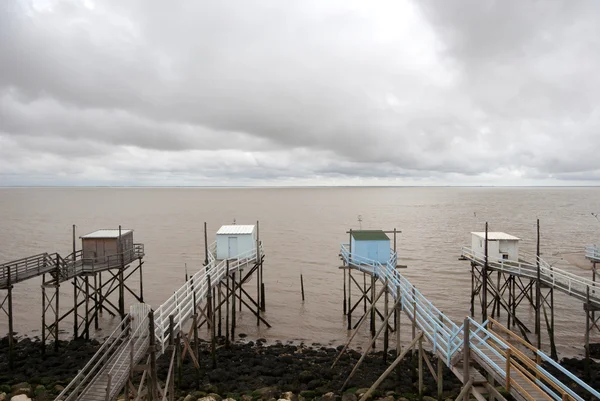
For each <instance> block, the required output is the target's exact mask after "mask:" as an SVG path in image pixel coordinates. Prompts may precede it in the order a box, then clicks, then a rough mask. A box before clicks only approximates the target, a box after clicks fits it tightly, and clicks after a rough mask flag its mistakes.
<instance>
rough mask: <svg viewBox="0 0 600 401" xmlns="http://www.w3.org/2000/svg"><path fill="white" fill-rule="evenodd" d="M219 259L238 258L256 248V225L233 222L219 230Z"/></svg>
mask: <svg viewBox="0 0 600 401" xmlns="http://www.w3.org/2000/svg"><path fill="white" fill-rule="evenodd" d="M216 237H217V259H219V260H223V259H231V258H236V257H238V256H240V255H242V254H246V253H250V252H252V251H253V250H255V249H256V226H255V225H242V224H239V225H238V224H232V225H226V226H221V228H219V231H217V235H216Z"/></svg>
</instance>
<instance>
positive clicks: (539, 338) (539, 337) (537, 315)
mask: <svg viewBox="0 0 600 401" xmlns="http://www.w3.org/2000/svg"><path fill="white" fill-rule="evenodd" d="M535 263H536V268H537V277H536V282H535V333H536V336H537V337H536V338H537V348H538V349H541V348H542V327H541V326H542V324H541V323H542V322H541V313H540V312H541V310H540V309H541V308H540V307H541V305H540V303H541V295H542V280H541V266H540V219H537V246H536V251H535Z"/></svg>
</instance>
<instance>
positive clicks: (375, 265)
mask: <svg viewBox="0 0 600 401" xmlns="http://www.w3.org/2000/svg"><path fill="white" fill-rule="evenodd" d="M341 256H342V258H343V260H344V261H345V262H346V263H347V264H348V265H351V266H352V267H353V268H356V269H357V270H359V271H364V272H366V273H369V274H373V275H374V276H376V277H377V278H378V279H380V280H381V281H382V282H384V283H385V285H386V286H387V287H388V290H389V291H390V293H391V294H392V296H393V297H394V299H398V297H400V298H401V305H402V308H403V310H404V312H405V313H406V314H407V315H408V316H409V318H410V319H411V320H412V321H413V322H415V324H416V326H417V327H418V328H419V329H420V330H421V331H422V332H423V335H424V336H425V337H426V338H427V339H428V340H429V342H430V343H431V344H432V346H433V351H434V352H435V353H436V354H437V355H438V357H440V358H441V359H442V360H443V361H444V362H445V364H446V365H447V366H448V367H452V365H453V361H456V360H457V359H458V357H459V356H462V355H461V354H462V353H463V347H464V339H465V336H467V335H468V343H469V350H470V352H471V353H472V355H473V356H474V357H476V358H477V359H478V360H479V361H481V362H482V366H484V365H487V369H489V370H491V371H493V373H495V374H496V375H497V376H500V377H502V378H503V379H504V380H505V381H506V383H505V385H506V386H507V389H508V390H510V388H511V386H512V387H514V388H515V389H517V390H518V391H519V392H520V393H521V394H525V395H526V394H527V392H526V390H525V389H524V388H523V387H522V386H521V385H520V384H519V382H518V381H517V380H515V376H514V375H517V376H519V377H520V380H521V381H525V382H528V381H529V382H532V383H535V385H536V386H538V387H539V388H540V389H542V390H543V391H545V392H546V393H547V394H548V395H549V396H550V397H552V398H554V399H556V400H562V399H563V398H562V397H564V396H566V397H567V398H566V399H573V400H578V401H579V400H582V398H581V397H580V396H578V395H577V394H575V393H574V391H573V390H572V389H571V388H570V386H567V385H565V384H564V383H562V382H561V381H559V380H558V379H556V378H555V377H554V376H552V375H551V374H550V373H548V372H547V371H546V370H544V369H543V367H541V366H540V364H539V363H538V362H533V361H531V362H530V364H533V365H529V368H531V367H532V366H534V368H535V369H536V371H537V372H538V373H539V376H540V377H534V378H533V380H532V379H531V378H530V377H529V376H528V375H527V373H523V372H524V371H526V369H524V368H523V366H522V365H523V364H525V363H524V362H523V363H522V364H518V363H517V360H516V359H515V357H514V356H511V350H510V346H509V345H508V344H507V343H506V342H504V341H503V340H501V339H500V338H499V337H498V336H496V335H495V334H494V333H493V332H492V331H491V330H488V328H487V324H488V322H487V321H486V322H485V323H484V324H479V323H477V322H476V321H475V320H473V319H472V318H470V317H468V318H467V321H468V322H469V325H468V330H465V324H464V323H463V324H462V325H461V326H458V325H457V324H456V323H454V322H453V321H452V320H450V319H449V318H448V317H447V316H445V315H444V314H443V313H442V312H441V311H440V310H439V309H437V308H436V307H435V306H434V305H433V304H432V303H431V302H430V301H429V300H428V299H427V298H426V297H425V296H423V294H421V292H420V291H419V290H418V289H417V288H416V287H415V286H414V285H412V284H411V283H410V282H409V281H408V280H407V279H406V278H405V277H404V276H402V274H400V273H399V272H398V270H397V269H396V258H397V255H396V254H395V253H394V252H393V251H391V256H390V260H389V261H388V262H387V263H385V264H382V263H380V262H377V261H373V260H370V259H368V258H365V257H363V256H360V255H356V254H352V253H350V251H349V246H348V245H347V244H343V245H342V246H341ZM542 265H543V266H544V268H545V269H546V268H548V266H547V264H543V263H540V266H542ZM528 266H529V265H528ZM516 268H519V266H518V265H517V266H516ZM521 268H523V267H522V266H521ZM467 331H468V334H467ZM536 354H537V356H538V358H539V360H540V362H541V361H545V362H548V363H550V364H551V365H552V366H554V367H556V368H557V369H559V371H561V372H562V373H564V374H565V375H567V376H568V377H569V378H570V379H571V380H572V381H573V382H574V383H575V384H577V385H579V386H580V387H581V388H582V389H583V390H584V391H587V392H588V393H590V394H592V395H594V396H596V397H600V394H599V393H598V391H597V390H595V389H592V388H591V387H590V386H588V385H587V384H586V383H584V382H583V381H581V380H580V379H577V378H576V377H575V376H574V375H572V374H570V373H569V372H568V371H567V370H566V369H564V368H562V367H561V366H560V365H559V364H557V363H556V362H554V361H552V359H551V358H550V357H548V356H547V355H546V354H544V353H543V352H542V351H540V350H536ZM490 355H491V356H490ZM519 360H522V359H521V358H519ZM550 361H551V362H550ZM511 372H512V373H511ZM490 373H491V372H490ZM530 397H531V395H530Z"/></svg>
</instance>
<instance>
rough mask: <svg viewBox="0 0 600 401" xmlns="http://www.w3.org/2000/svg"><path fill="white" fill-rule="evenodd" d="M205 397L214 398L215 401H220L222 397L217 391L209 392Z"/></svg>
mask: <svg viewBox="0 0 600 401" xmlns="http://www.w3.org/2000/svg"><path fill="white" fill-rule="evenodd" d="M207 397H212V398H214V399H215V401H221V399H222V397H221V396H220V395H219V394H217V393H210V394H208V395H207ZM234 401H235V400H234Z"/></svg>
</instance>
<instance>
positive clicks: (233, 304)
mask: <svg viewBox="0 0 600 401" xmlns="http://www.w3.org/2000/svg"><path fill="white" fill-rule="evenodd" d="M240 276H241V274H240ZM240 280H241V279H240ZM231 282H233V283H235V271H234V272H233V273H231ZM240 283H241V281H240ZM240 286H241V284H240ZM231 295H232V296H234V295H235V291H232V293H231ZM240 299H242V297H240ZM232 301H234V299H232ZM256 313H258V308H256ZM231 341H232V342H235V302H231Z"/></svg>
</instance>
